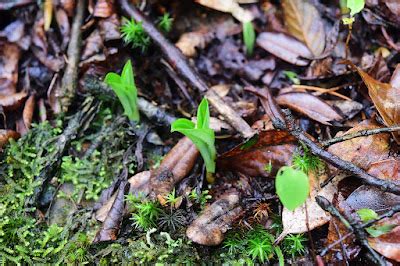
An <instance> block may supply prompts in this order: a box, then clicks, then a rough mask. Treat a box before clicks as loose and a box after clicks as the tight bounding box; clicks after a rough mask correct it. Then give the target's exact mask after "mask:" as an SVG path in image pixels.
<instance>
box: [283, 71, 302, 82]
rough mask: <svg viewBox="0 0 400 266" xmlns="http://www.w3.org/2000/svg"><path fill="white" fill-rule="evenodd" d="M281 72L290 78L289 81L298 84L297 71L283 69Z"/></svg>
mask: <svg viewBox="0 0 400 266" xmlns="http://www.w3.org/2000/svg"><path fill="white" fill-rule="evenodd" d="M283 74H285V76H286V77H287V78H288V79H290V81H292V82H293V83H294V84H296V85H300V79H299V77H298V76H297V73H295V72H293V71H286V70H285V71H283Z"/></svg>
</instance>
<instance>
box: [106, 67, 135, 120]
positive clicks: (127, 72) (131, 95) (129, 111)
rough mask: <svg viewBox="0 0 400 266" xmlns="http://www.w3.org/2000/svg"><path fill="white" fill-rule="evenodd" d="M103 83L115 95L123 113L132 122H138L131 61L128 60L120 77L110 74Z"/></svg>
mask: <svg viewBox="0 0 400 266" xmlns="http://www.w3.org/2000/svg"><path fill="white" fill-rule="evenodd" d="M104 82H105V83H107V84H108V85H109V86H110V87H111V88H112V89H113V91H114V92H115V94H116V95H117V97H118V99H119V101H120V102H121V104H122V107H123V108H124V113H125V115H126V116H128V118H129V119H130V120H132V121H136V122H138V121H139V119H140V117H139V109H138V106H137V97H138V96H137V88H136V85H135V77H134V74H133V69H132V63H131V60H128V61H127V62H126V63H125V65H124V68H123V70H122V73H121V75H118V74H117V73H114V72H110V73H108V74H107V75H106V78H105V79H104Z"/></svg>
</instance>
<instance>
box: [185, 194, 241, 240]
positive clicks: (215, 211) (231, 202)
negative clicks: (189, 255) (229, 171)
mask: <svg viewBox="0 0 400 266" xmlns="http://www.w3.org/2000/svg"><path fill="white" fill-rule="evenodd" d="M239 199H240V197H239V194H238V193H237V192H227V193H225V194H223V195H222V196H221V197H220V198H219V199H217V200H216V201H215V202H213V203H212V204H211V205H209V206H207V207H206V208H205V209H204V210H203V211H202V213H201V215H200V216H199V217H197V218H196V219H195V220H194V221H193V222H192V224H191V225H190V226H189V227H188V228H187V230H186V235H187V237H188V238H189V239H190V240H192V241H193V242H195V243H197V244H201V245H206V246H216V245H219V244H221V242H222V241H223V240H224V233H225V232H226V231H227V230H228V229H229V228H230V226H231V224H232V222H233V221H234V220H235V219H236V218H237V217H238V216H239V214H240V213H241V212H242V208H241V207H240V205H239Z"/></svg>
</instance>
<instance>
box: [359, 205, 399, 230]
mask: <svg viewBox="0 0 400 266" xmlns="http://www.w3.org/2000/svg"><path fill="white" fill-rule="evenodd" d="M397 212H400V204H397V205H395V206H393V207H392V208H391V210H390V211H387V212H385V213H384V214H382V215H380V216H379V217H378V218H376V219H373V220H371V221H368V222H366V223H365V224H363V225H362V227H363V228H366V227H369V226H371V225H373V224H374V223H376V222H378V221H380V220H382V219H384V218H388V217H392V216H393V215H394V214H395V213H397Z"/></svg>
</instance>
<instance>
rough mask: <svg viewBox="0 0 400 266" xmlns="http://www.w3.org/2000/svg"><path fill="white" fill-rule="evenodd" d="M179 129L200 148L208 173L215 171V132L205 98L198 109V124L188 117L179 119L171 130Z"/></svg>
mask: <svg viewBox="0 0 400 266" xmlns="http://www.w3.org/2000/svg"><path fill="white" fill-rule="evenodd" d="M175 131H178V132H180V133H182V134H183V135H185V136H186V137H188V138H189V139H190V140H191V141H193V143H194V145H196V147H197V149H199V151H200V154H201V156H202V157H203V160H204V162H205V164H206V169H207V172H208V173H215V157H216V154H217V151H216V149H215V145H214V144H215V134H214V131H213V130H212V129H210V110H209V109H208V101H207V99H206V98H204V99H203V100H202V101H201V103H200V105H199V108H198V109H197V124H194V123H193V122H192V121H190V120H188V119H186V118H180V119H177V120H176V121H175V122H174V123H172V125H171V132H175Z"/></svg>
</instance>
